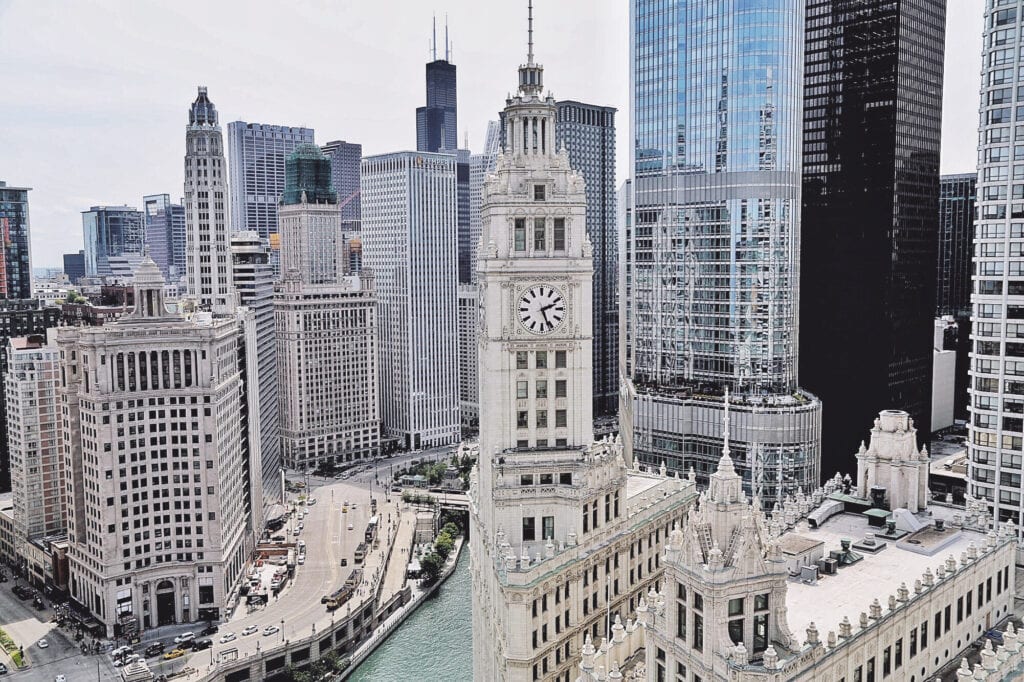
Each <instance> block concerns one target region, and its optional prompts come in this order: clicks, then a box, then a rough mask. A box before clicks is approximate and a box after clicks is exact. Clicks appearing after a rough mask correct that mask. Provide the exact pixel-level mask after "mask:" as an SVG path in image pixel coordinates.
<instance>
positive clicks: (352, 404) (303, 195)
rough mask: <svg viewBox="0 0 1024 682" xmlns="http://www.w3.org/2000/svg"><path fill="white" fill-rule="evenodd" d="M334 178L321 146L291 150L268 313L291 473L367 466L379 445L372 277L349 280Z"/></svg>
mask: <svg viewBox="0 0 1024 682" xmlns="http://www.w3.org/2000/svg"><path fill="white" fill-rule="evenodd" d="M332 171H333V164H332V162H331V160H330V159H328V158H327V157H326V156H325V155H324V154H323V153H322V152H321V150H320V148H319V147H317V146H316V145H312V144H303V145H299V146H298V147H296V148H295V150H294V151H293V152H292V153H291V154H289V156H288V160H287V162H286V172H285V176H286V178H287V181H286V184H285V190H284V193H283V194H282V198H281V205H280V207H279V210H280V212H279V219H280V235H281V270H282V273H283V278H282V281H281V283H280V284H279V285H278V287H277V290H276V292H275V299H274V312H275V320H276V329H277V355H278V377H279V384H280V390H281V438H282V441H283V443H282V460H283V462H284V464H285V466H287V467H288V468H290V469H298V470H303V469H313V468H321V467H325V468H326V467H331V466H333V465H335V464H341V463H343V462H352V461H355V460H359V459H366V458H369V457H373V456H375V455H376V454H377V453H378V451H379V446H380V402H379V393H378V385H377V362H378V359H377V348H378V342H377V309H376V307H377V299H376V296H375V292H374V288H373V276H372V275H371V274H370V273H369V272H365V273H361V274H360V275H347V274H346V273H347V272H348V270H349V268H348V262H347V257H348V250H347V244H346V242H345V239H344V231H343V230H342V212H341V211H340V210H339V207H338V194H337V192H335V190H334V188H333V187H332V185H331V179H332ZM350 196H351V195H350Z"/></svg>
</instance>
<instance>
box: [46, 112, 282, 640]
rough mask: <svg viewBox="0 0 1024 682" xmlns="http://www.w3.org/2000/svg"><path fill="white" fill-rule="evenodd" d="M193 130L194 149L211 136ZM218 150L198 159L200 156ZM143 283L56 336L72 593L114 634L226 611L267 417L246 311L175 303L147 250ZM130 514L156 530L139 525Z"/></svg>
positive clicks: (254, 519) (254, 521) (139, 274)
mask: <svg viewBox="0 0 1024 682" xmlns="http://www.w3.org/2000/svg"><path fill="white" fill-rule="evenodd" d="M203 100H205V97H204V96H203V95H202V94H201V95H200V99H199V101H197V105H196V107H195V108H194V114H195V116H194V119H193V125H194V126H202V128H203V129H202V130H201V131H197V132H200V134H202V133H207V132H209V131H208V130H207V128H208V127H209V126H210V125H211V123H209V121H210V118H209V116H210V110H209V109H206V111H205V112H204V111H203V106H202V105H203V103H204V102H203ZM203 121H206V122H203ZM189 133H190V134H189V142H190V149H192V150H197V148H201V147H199V143H200V140H198V139H196V138H195V137H194V136H193V135H192V129H191V128H190V131H189ZM210 141H211V139H210V137H209V136H207V137H206V142H208V143H209V142H210ZM214 159H215V157H213V156H199V157H190V161H192V162H193V163H191V164H190V168H191V170H193V171H195V170H196V169H197V168H201V167H202V166H203V164H199V163H195V162H196V161H199V160H207V161H209V162H212V161H213V160H214ZM216 168H217V166H216V165H214V164H212V163H208V164H206V169H207V170H212V169H216ZM192 177H193V178H194V177H195V176H194V175H193V176H192ZM214 177H216V176H214ZM186 178H188V176H186ZM208 179H209V178H208ZM209 180H210V182H211V185H198V186H193V187H195V188H194V189H193V187H188V186H186V202H189V201H193V202H195V201H196V199H195V198H189V192H190V191H194V192H196V193H198V192H205V191H210V192H213V191H215V187H216V185H214V184H213V180H212V179H209ZM200 187H209V190H207V189H200ZM196 198H198V197H196ZM193 207H194V204H193ZM191 210H194V208H193V209H190V211H191ZM190 237H192V235H190ZM133 286H134V291H135V307H134V311H133V312H132V313H131V314H130V315H127V316H125V317H122V318H120V319H118V320H115V321H113V322H109V323H107V324H104V325H103V326H100V327H61V328H60V329H59V330H58V334H57V344H58V346H59V348H60V357H61V377H62V385H61V390H60V394H61V403H62V414H63V421H62V425H63V432H62V440H63V447H64V459H65V461H66V463H67V466H66V470H65V475H66V478H67V484H68V485H67V495H68V562H69V570H70V581H69V584H70V590H69V592H70V597H71V599H72V600H74V601H75V602H76V604H77V605H78V606H79V608H81V609H84V610H85V611H86V612H88V613H89V614H91V615H92V617H93V618H95V619H96V620H97V621H98V622H100V623H101V624H103V626H104V628H105V630H106V634H107V636H108V637H115V636H123V637H129V636H133V635H135V634H137V633H139V632H140V631H141V630H147V629H149V628H153V627H157V626H160V625H167V624H170V623H190V622H195V621H204V620H218V619H220V617H221V616H222V614H224V613H225V612H224V609H225V607H226V606H227V600H228V596H229V595H230V594H231V593H232V591H233V590H234V589H235V588H236V586H237V584H238V581H239V579H240V578H242V577H244V576H245V575H246V572H245V567H246V562H247V560H248V558H249V555H250V552H251V550H252V548H253V546H254V539H255V534H256V532H257V531H258V530H259V529H261V523H260V521H259V516H260V515H259V511H261V509H260V501H261V500H262V492H261V491H260V488H261V483H260V469H259V463H258V462H253V461H250V453H253V452H258V449H257V450H255V451H254V450H252V445H253V444H252V443H251V442H250V435H249V429H248V428H247V427H248V425H249V424H250V420H253V419H258V415H254V414H248V409H249V408H248V407H247V404H248V401H247V380H246V378H245V376H244V372H243V369H244V368H245V366H246V365H245V363H244V362H243V360H242V359H243V352H242V350H241V348H240V340H241V339H240V333H239V328H240V325H239V320H238V319H237V318H236V317H235V316H214V315H212V314H211V313H209V312H200V313H197V314H195V315H194V316H192V317H191V319H189V318H185V317H183V316H181V315H178V314H172V313H170V312H168V311H167V309H166V307H165V304H164V280H163V275H162V274H161V273H160V269H159V268H158V267H157V265H156V263H154V262H153V260H152V259H150V258H148V257H146V258H144V259H143V261H142V263H141V264H140V266H139V268H138V270H137V271H136V273H135V278H134V285H133ZM210 296H211V297H212V296H213V295H212V294H210ZM86 424H88V425H90V426H89V427H86V426H85V425H86ZM91 425H95V429H96V430H95V436H93V435H92V434H93V433H94V431H93V428H92V426H91ZM141 434H148V435H147V437H141ZM155 434H160V435H159V436H157V435H155ZM157 470H160V471H166V472H167V473H166V474H164V475H163V476H155V475H154V473H155V471H157ZM186 472H187V473H186ZM183 476H187V477H188V479H189V480H188V485H182V483H183V482H184V481H182V480H181V478H182V477H183ZM139 489H144V490H145V494H144V495H140V494H137V493H132V492H129V491H133V490H134V491H137V490H139ZM250 502H253V503H254V506H255V512H256V513H254V507H253V506H251V505H250ZM132 519H134V520H135V521H145V523H146V524H147V525H146V526H145V528H146V531H145V532H143V531H141V530H140V531H139V532H129V525H128V524H130V523H131V520H132Z"/></svg>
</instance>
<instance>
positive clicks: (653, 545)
mask: <svg viewBox="0 0 1024 682" xmlns="http://www.w3.org/2000/svg"><path fill="white" fill-rule="evenodd" d="M530 9H531V20H530V36H531V37H530V40H529V46H530V47H529V53H528V57H527V60H526V63H525V64H524V65H523V66H521V67H520V68H519V88H518V91H517V92H516V93H515V94H514V95H513V96H511V97H510V98H509V99H508V100H507V103H506V108H505V111H504V116H503V121H504V123H505V127H506V135H505V139H506V144H505V146H504V153H503V154H502V155H501V157H500V159H499V161H498V165H497V167H496V169H495V173H494V174H493V175H492V176H491V178H490V179H489V180H488V181H486V183H485V188H484V195H483V210H482V216H481V219H482V228H483V233H482V241H483V243H484V248H483V250H482V252H481V253H480V259H479V281H480V290H481V294H480V295H481V301H480V307H479V310H480V314H481V319H480V326H479V332H478V339H479V348H480V376H479V393H480V440H479V451H478V453H477V454H478V457H477V466H476V468H475V469H474V471H473V474H472V476H471V479H470V481H471V482H470V525H471V528H470V532H469V539H470V542H471V543H472V546H471V551H470V558H471V560H472V565H471V572H472V575H473V679H474V680H502V681H504V682H528V681H531V680H542V679H543V680H558V681H559V682H562V681H564V680H575V679H577V674H578V672H579V671H578V666H577V665H576V662H575V660H574V657H573V656H572V655H571V652H575V651H580V650H581V649H582V647H583V645H584V642H585V641H586V638H589V637H590V636H592V635H594V634H596V633H598V632H607V630H606V629H605V628H607V627H608V620H609V619H610V618H611V615H612V614H613V613H614V614H616V615H618V614H621V615H622V616H623V617H624V618H629V617H631V612H632V611H633V609H634V608H635V607H636V606H637V605H638V604H639V602H640V600H641V599H642V595H643V594H644V593H646V591H647V590H648V589H651V588H653V586H654V585H655V584H657V583H658V581H659V580H660V579H661V569H660V566H659V565H658V564H657V559H656V557H657V556H659V555H660V553H661V550H662V548H663V546H664V544H665V541H666V540H667V539H668V537H667V532H663V530H664V529H667V528H668V527H670V526H671V525H672V524H673V523H674V522H676V521H677V520H678V519H681V518H682V517H683V515H684V513H685V510H686V507H687V506H688V505H689V503H690V502H691V501H692V500H693V498H694V497H695V490H694V485H693V483H692V481H686V480H681V479H676V478H669V477H667V476H665V474H664V471H662V472H659V473H641V472H640V471H638V470H629V469H627V466H626V463H625V461H624V460H623V456H622V444H621V443H620V442H619V441H618V440H613V439H611V438H608V437H606V438H604V439H602V440H599V441H595V440H594V430H593V418H592V409H591V408H592V396H591V384H592V381H593V369H592V367H591V340H592V333H591V321H592V309H591V308H592V301H591V299H592V297H593V287H592V282H591V279H592V277H593V274H594V265H593V253H592V252H593V248H592V245H591V243H590V240H589V238H588V237H587V230H586V210H587V196H588V195H587V194H586V191H585V182H584V179H583V176H582V175H581V174H580V173H578V172H577V171H575V170H574V169H573V168H572V165H571V163H570V159H569V155H568V154H567V153H565V152H564V151H559V150H558V148H557V147H556V144H555V119H556V105H555V100H554V97H552V96H550V95H545V94H544V90H543V88H544V83H543V67H542V66H541V65H540V64H537V63H535V62H534V59H533V41H532V33H533V31H532V3H531V6H530ZM639 491H643V493H642V496H643V498H644V502H643V503H641V502H640V500H639V499H638V495H640V494H641V493H639ZM648 500H649V502H648ZM641 510H642V511H641ZM598 572H600V577H599V576H598ZM627 576H628V578H627Z"/></svg>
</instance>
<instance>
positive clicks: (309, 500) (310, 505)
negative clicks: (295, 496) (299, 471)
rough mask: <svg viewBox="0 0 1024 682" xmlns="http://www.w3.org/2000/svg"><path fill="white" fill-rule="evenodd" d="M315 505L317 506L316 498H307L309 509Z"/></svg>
mask: <svg viewBox="0 0 1024 682" xmlns="http://www.w3.org/2000/svg"><path fill="white" fill-rule="evenodd" d="M314 504H316V498H315V497H307V498H306V506H307V507H312V506H313V505H314Z"/></svg>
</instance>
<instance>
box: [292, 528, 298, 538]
mask: <svg viewBox="0 0 1024 682" xmlns="http://www.w3.org/2000/svg"><path fill="white" fill-rule="evenodd" d="M292 535H294V536H295V537H299V529H298V528H296V529H295V530H293V531H292Z"/></svg>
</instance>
